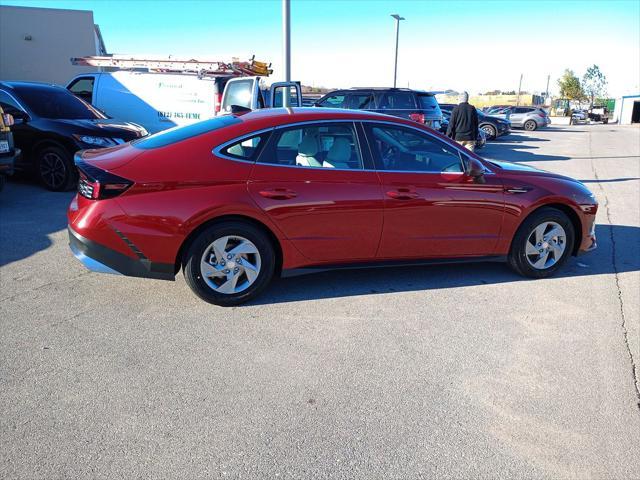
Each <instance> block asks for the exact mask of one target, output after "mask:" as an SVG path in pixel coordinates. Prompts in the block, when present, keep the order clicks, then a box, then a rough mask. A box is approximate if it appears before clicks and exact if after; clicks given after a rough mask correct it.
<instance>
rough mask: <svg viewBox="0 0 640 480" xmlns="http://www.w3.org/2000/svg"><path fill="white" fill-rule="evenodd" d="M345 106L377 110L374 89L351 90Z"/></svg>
mask: <svg viewBox="0 0 640 480" xmlns="http://www.w3.org/2000/svg"><path fill="white" fill-rule="evenodd" d="M345 107H346V108H349V109H351V110H375V108H376V104H375V99H374V96H373V90H357V91H353V92H349V95H348V97H347V102H346V105H345Z"/></svg>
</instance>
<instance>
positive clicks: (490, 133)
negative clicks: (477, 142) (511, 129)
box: [482, 125, 496, 138]
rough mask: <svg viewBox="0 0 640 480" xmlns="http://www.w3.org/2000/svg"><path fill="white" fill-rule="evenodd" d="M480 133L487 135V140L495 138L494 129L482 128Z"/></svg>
mask: <svg viewBox="0 0 640 480" xmlns="http://www.w3.org/2000/svg"><path fill="white" fill-rule="evenodd" d="M482 131H483V132H484V133H485V134H486V135H487V138H494V137H495V136H496V131H495V129H494V128H493V127H491V126H489V125H485V126H484V127H482Z"/></svg>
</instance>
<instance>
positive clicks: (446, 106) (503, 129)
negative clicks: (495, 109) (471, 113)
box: [440, 103, 511, 140]
mask: <svg viewBox="0 0 640 480" xmlns="http://www.w3.org/2000/svg"><path fill="white" fill-rule="evenodd" d="M455 106H456V105H455V104H453V103H441V104H440V108H441V109H442V110H446V111H448V112H451V111H452V110H453V109H454V107H455ZM476 111H477V112H478V128H480V130H482V131H483V132H484V133H485V134H486V136H487V140H495V139H496V138H498V137H500V136H502V135H506V134H508V133H510V132H511V123H510V122H509V121H508V120H504V119H502V118H498V117H492V116H490V115H487V114H486V113H484V112H483V111H482V110H479V109H477V108H476Z"/></svg>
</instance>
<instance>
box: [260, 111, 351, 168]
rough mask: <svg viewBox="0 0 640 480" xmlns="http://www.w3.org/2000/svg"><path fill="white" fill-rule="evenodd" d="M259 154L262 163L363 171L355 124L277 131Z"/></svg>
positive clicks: (305, 126)
mask: <svg viewBox="0 0 640 480" xmlns="http://www.w3.org/2000/svg"><path fill="white" fill-rule="evenodd" d="M268 143H269V146H268V147H267V148H266V149H265V150H264V151H263V152H262V153H261V154H260V158H259V160H258V161H259V162H260V163H270V164H275V165H282V166H290V167H306V168H326V169H339V170H362V169H363V163H362V156H361V154H360V148H359V145H358V142H357V136H356V133H355V130H354V126H353V123H338V122H336V123H333V122H332V123H313V124H309V125H304V126H301V127H297V128H287V129H278V130H276V131H275V132H274V133H273V136H272V137H271V140H270V141H269V142H268Z"/></svg>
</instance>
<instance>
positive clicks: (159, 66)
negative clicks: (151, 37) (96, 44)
mask: <svg viewBox="0 0 640 480" xmlns="http://www.w3.org/2000/svg"><path fill="white" fill-rule="evenodd" d="M71 64H72V65H79V66H86V67H106V68H118V69H121V70H133V69H146V70H148V71H149V72H163V73H186V74H196V75H199V76H207V75H233V76H261V77H267V76H269V75H270V74H272V73H273V70H272V69H271V64H270V63H265V62H258V61H257V60H255V56H254V57H251V59H250V60H249V61H248V62H241V61H239V60H238V59H237V58H233V59H232V61H231V62H230V63H227V62H217V61H214V62H204V61H200V60H194V59H191V60H176V59H171V58H169V59H148V58H133V57H129V58H127V57H124V56H118V57H116V56H113V55H107V56H89V57H72V58H71Z"/></svg>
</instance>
